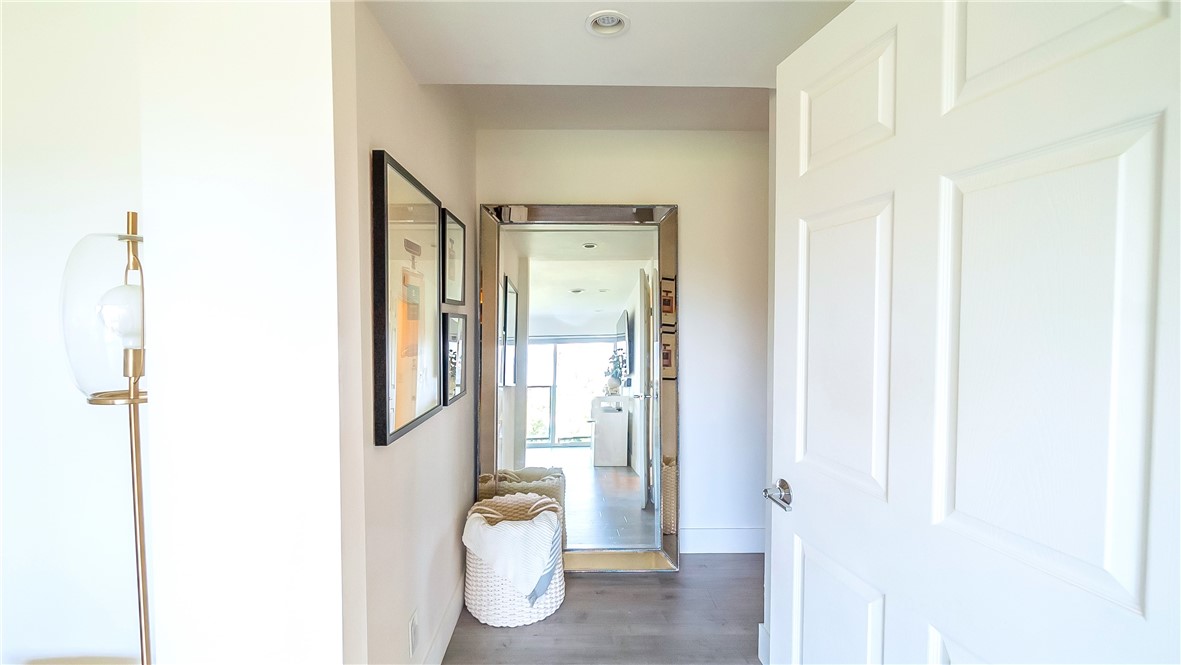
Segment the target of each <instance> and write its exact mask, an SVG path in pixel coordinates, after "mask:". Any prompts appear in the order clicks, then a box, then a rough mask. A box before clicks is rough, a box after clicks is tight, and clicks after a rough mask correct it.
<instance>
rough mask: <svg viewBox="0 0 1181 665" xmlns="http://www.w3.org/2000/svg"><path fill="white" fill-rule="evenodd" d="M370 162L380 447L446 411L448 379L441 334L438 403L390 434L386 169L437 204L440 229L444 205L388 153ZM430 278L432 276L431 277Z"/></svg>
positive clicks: (376, 429)
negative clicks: (445, 371)
mask: <svg viewBox="0 0 1181 665" xmlns="http://www.w3.org/2000/svg"><path fill="white" fill-rule="evenodd" d="M370 163H371V166H372V171H373V172H372V174H371V176H372V182H373V191H372V195H371V197H370V199H371V204H372V215H373V224H372V239H373V247H372V252H371V254H372V261H373V263H372V267H373V434H374V437H373V443H374V444H375V445H378V446H388V445H389V444H391V443H393V442H394V441H395V440H397V439H398V438H399V437H401V436H403V435H404V434H406V433H407V432H409V431H410V430H412V429H414V428H415V427H418V426H419V425H421V424H422V423H423V422H425V421H426V420H427V419H428V418H430V417H431V416H433V415H435V414H436V413H438V412H439V410H441V409H442V408H443V393H444V392H445V386H444V380H445V378H444V376H443V372H442V369H443V366H442V359H443V349H442V336H441V335H440V340H439V342H440V346H439V357H438V358H437V359H436V360H435V362H436V363H437V365H438V369H439V380H438V384H437V385H436V386H435V390H436V395H437V397H438V403H437V404H436V405H435V406H434V407H433V408H431V409H428V410H427V411H426V412H424V413H422V414H420V415H418V416H416V417H415V418H414V419H412V420H411V421H410V422H408V423H406V424H405V425H402V426H401V427H399V428H397V429H395V430H394V431H392V432H391V431H389V420H388V418H387V417H386V416H387V414H388V413H389V391H388V390H387V388H386V387H387V385H388V383H389V373H390V368H391V366H392V364H391V363H390V359H389V358H387V357H386V347H387V341H388V340H387V336H386V333H387V332H388V330H389V321H388V319H387V316H386V312H387V311H388V309H389V291H388V286H389V275H388V274H386V271H387V267H388V265H389V261H388V258H389V247H388V245H387V243H388V241H389V238H388V234H387V225H388V222H389V219H388V214H389V213H388V210H389V209H388V207H387V202H386V197H387V194H388V192H389V183H388V182H387V181H386V167H389V168H392V169H393V170H394V171H395V172H397V173H398V175H400V176H402V177H403V178H405V179H406V181H407V182H408V183H410V185H411V186H413V187H414V188H415V189H417V190H418V191H419V192H421V193H422V195H423V196H425V197H426V198H427V199H428V200H430V202H431V203H433V204H435V206H436V207H437V208H438V209H439V216H438V221H437V222H436V223H437V224H439V225H440V226H442V225H443V203H442V201H440V200H439V198H438V197H437V196H435V195H434V194H432V193H431V192H430V190H428V189H427V188H426V187H425V186H424V185H423V184H422V183H421V182H419V181H418V179H417V178H415V177H414V176H413V175H411V174H410V172H409V171H407V170H406V169H405V168H403V166H402V165H401V164H399V163H398V162H397V161H396V160H395V159H394V158H393V157H391V156H390V155H389V153H387V152H386V151H384V150H374V151H373V154H372V159H371V161H370ZM436 244H438V243H436ZM435 250H436V257H435V260H436V261H437V262H440V263H441V262H442V261H441V258H442V256H441V255H442V247H436V248H435ZM433 272H434V278H435V279H437V280H439V289H440V293H441V291H442V287H443V285H442V272H441V271H440V270H435V271H433ZM424 275H426V273H424ZM427 276H428V277H429V275H427ZM436 305H437V303H436ZM439 309H440V311H441V310H442V308H441V307H440V308H439Z"/></svg>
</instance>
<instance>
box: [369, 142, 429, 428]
mask: <svg viewBox="0 0 1181 665" xmlns="http://www.w3.org/2000/svg"><path fill="white" fill-rule="evenodd" d="M372 164H373V174H372V175H373V196H372V198H373V229H372V231H373V423H374V439H373V442H374V443H375V444H377V445H379V446H386V445H389V444H391V443H393V442H394V440H395V439H397V438H398V437H400V436H402V435H403V434H405V433H406V432H409V431H410V430H412V429H414V428H415V427H417V426H418V425H419V424H421V423H422V422H423V421H425V420H426V419H427V418H430V417H431V416H432V415H433V414H434V413H435V412H437V411H438V410H439V409H441V408H442V406H443V374H442V368H443V362H442V354H441V352H440V345H441V342H442V339H443V335H442V334H441V332H440V330H439V325H440V316H439V312H440V309H441V307H440V304H439V303H440V300H441V298H440V296H441V293H440V284H439V280H440V275H441V274H442V273H441V270H440V268H439V260H440V258H439V257H440V252H439V249H440V248H439V239H440V238H441V232H440V226H441V225H442V211H443V206H442V205H441V204H440V202H439V199H438V198H437V197H436V196H435V195H434V194H431V193H430V191H429V190H427V188H426V187H424V186H423V185H422V183H420V182H418V180H416V179H415V178H414V176H412V175H410V173H409V172H408V171H407V170H406V169H404V168H402V165H400V164H398V162H396V161H394V158H393V157H390V156H389V154H388V153H386V152H385V151H384V150H374V151H373V159H372Z"/></svg>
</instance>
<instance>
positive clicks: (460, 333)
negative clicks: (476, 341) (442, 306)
mask: <svg viewBox="0 0 1181 665" xmlns="http://www.w3.org/2000/svg"><path fill="white" fill-rule="evenodd" d="M443 319H444V323H443V349H444V350H445V351H446V352H447V355H446V358H445V359H444V361H443V362H444V363H445V364H446V366H445V367H444V369H443V374H444V376H445V377H446V390H445V391H444V392H443V401H444V403H445V404H448V405H451V404H454V403H455V400H457V399H459V398H460V397H463V396H464V395H465V394H466V393H467V357H466V351H467V315H466V314H444V315H443Z"/></svg>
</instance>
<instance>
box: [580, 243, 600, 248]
mask: <svg viewBox="0 0 1181 665" xmlns="http://www.w3.org/2000/svg"><path fill="white" fill-rule="evenodd" d="M598 246H599V243H597V242H584V243H582V248H583V249H594V248H596V247H598Z"/></svg>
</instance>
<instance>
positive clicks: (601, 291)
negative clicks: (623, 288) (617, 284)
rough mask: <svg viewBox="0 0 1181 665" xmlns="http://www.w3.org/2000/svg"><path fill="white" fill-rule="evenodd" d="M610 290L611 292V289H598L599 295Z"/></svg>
mask: <svg viewBox="0 0 1181 665" xmlns="http://www.w3.org/2000/svg"><path fill="white" fill-rule="evenodd" d="M610 290H611V289H599V293H606V292H608V291H610Z"/></svg>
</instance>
